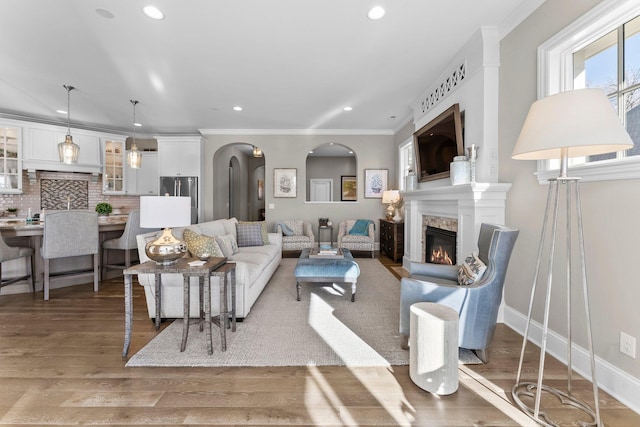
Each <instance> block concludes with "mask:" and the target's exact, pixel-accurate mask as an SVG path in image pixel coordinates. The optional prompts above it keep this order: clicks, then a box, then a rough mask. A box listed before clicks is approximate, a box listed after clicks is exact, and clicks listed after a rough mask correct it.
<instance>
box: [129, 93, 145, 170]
mask: <svg viewBox="0 0 640 427" xmlns="http://www.w3.org/2000/svg"><path fill="white" fill-rule="evenodd" d="M129 102H130V103H131V104H133V142H132V143H131V149H130V150H129V154H127V162H128V163H129V167H130V168H132V169H140V166H141V165H142V154H141V153H140V150H138V146H137V145H136V105H138V101H136V100H135V99H130V100H129Z"/></svg>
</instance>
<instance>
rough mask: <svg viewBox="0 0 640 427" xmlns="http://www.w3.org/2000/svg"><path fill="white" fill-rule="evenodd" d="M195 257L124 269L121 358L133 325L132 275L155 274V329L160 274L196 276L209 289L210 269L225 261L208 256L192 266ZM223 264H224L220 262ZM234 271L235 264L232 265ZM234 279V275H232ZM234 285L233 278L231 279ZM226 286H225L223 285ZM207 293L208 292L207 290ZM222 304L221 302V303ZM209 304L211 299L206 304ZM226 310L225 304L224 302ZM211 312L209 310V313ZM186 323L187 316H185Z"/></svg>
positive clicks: (158, 316) (160, 284) (157, 321)
mask: <svg viewBox="0 0 640 427" xmlns="http://www.w3.org/2000/svg"><path fill="white" fill-rule="evenodd" d="M195 260H197V259H195V258H181V259H179V260H178V261H176V262H175V263H173V264H170V265H160V264H156V263H155V261H147V262H145V263H142V264H138V265H134V266H132V267H130V268H127V269H126V270H124V272H123V274H124V307H125V321H124V346H123V349H122V358H123V359H125V360H126V358H127V354H128V352H129V346H130V344H131V330H132V326H133V285H132V277H133V275H138V274H153V275H154V276H155V303H156V318H155V326H156V329H159V328H160V315H161V310H162V304H161V303H162V274H167V273H177V274H182V275H183V276H184V277H185V281H187V282H188V281H189V277H191V276H196V277H199V278H200V280H202V283H203V289H210V284H209V277H210V276H211V273H212V270H214V269H215V268H217V267H219V266H220V265H221V263H224V262H225V261H226V259H225V258H209V260H207V262H206V263H205V264H204V265H202V266H195V267H192V266H190V265H189V262H191V261H195ZM222 265H224V264H222ZM234 272H235V265H234ZM233 279H235V276H234V277H233ZM233 282H234V285H235V280H233ZM225 287H226V286H225ZM207 294H208V292H207ZM225 303H226V300H225ZM221 304H222V303H221ZM207 305H208V306H209V310H210V306H211V299H209V303H208V304H205V309H206V306H207ZM225 311H226V304H225ZM210 313H211V312H210V311H209V314H210ZM187 323H188V317H187ZM209 331H210V329H209ZM208 339H209V342H211V337H210V332H209V336H208Z"/></svg>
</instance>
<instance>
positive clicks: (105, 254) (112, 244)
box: [101, 210, 152, 279]
mask: <svg viewBox="0 0 640 427" xmlns="http://www.w3.org/2000/svg"><path fill="white" fill-rule="evenodd" d="M149 231H152V229H148V228H141V227H140V211H139V210H134V211H131V212H129V216H128V217H127V224H126V225H125V226H124V231H123V232H122V235H121V236H120V237H118V238H116V239H109V240H105V241H104V242H102V269H101V270H102V271H101V277H102V278H103V279H104V278H105V275H106V273H107V269H109V268H112V269H114V268H117V269H120V270H124V269H127V268H129V267H131V251H132V250H134V249H135V250H137V249H138V243H137V241H136V236H137V235H138V234H144V233H147V232H149ZM110 250H120V251H124V264H109V262H108V261H109V251H110Z"/></svg>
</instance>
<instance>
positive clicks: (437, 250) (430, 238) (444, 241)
mask: <svg viewBox="0 0 640 427" xmlns="http://www.w3.org/2000/svg"><path fill="white" fill-rule="evenodd" d="M456 235H457V233H456V232H455V231H449V230H443V229H442V228H437V227H430V226H427V230H426V232H425V239H424V241H425V245H426V246H425V252H424V253H425V258H426V259H425V261H426V262H429V263H432V264H447V265H455V264H456Z"/></svg>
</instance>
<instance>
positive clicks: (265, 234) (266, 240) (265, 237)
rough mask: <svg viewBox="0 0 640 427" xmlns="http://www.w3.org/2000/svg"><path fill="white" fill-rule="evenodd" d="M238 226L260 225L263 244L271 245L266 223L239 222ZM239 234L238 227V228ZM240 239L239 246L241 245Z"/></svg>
mask: <svg viewBox="0 0 640 427" xmlns="http://www.w3.org/2000/svg"><path fill="white" fill-rule="evenodd" d="M238 224H259V225H260V235H261V237H262V244H263V245H268V244H269V231H268V230H267V222H266V221H238ZM236 233H237V226H236ZM239 240H240V239H238V244H239V243H240V241H239Z"/></svg>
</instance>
